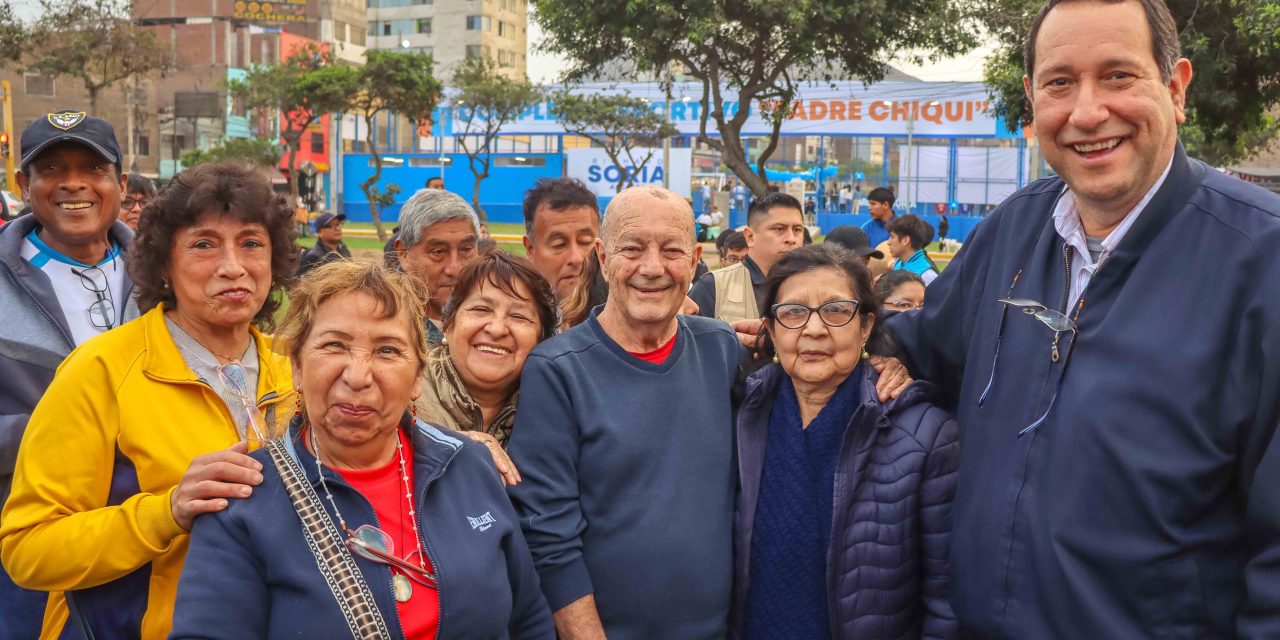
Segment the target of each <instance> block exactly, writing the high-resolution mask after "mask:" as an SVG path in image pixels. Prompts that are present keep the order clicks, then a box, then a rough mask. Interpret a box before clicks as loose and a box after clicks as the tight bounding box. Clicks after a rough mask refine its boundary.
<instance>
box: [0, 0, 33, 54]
mask: <svg viewBox="0 0 1280 640" xmlns="http://www.w3.org/2000/svg"><path fill="white" fill-rule="evenodd" d="M29 46H30V32H29V30H28V26H27V25H26V24H25V23H23V21H22V19H21V18H19V17H18V13H17V11H15V10H14V7H13V3H12V2H0V66H3V65H6V64H12V63H14V62H18V61H19V60H21V59H22V54H23V52H25V51H26V50H27V48H28V47H29Z"/></svg>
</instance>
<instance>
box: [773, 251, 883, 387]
mask: <svg viewBox="0 0 1280 640" xmlns="http://www.w3.org/2000/svg"><path fill="white" fill-rule="evenodd" d="M857 299H858V297H857V295H855V294H854V292H853V286H852V285H851V284H850V283H849V276H848V275H846V274H845V273H844V272H843V271H840V270H838V269H832V268H821V269H814V270H812V271H806V272H804V273H798V274H796V275H794V276H792V277H790V278H788V279H787V281H786V282H783V283H782V286H780V287H779V288H778V297H777V304H786V303H796V304H802V305H805V306H807V307H812V308H817V307H820V306H822V305H823V304H826V303H828V302H831V301H833V300H857ZM874 325H875V318H874V317H872V316H871V315H870V314H867V315H862V314H861V309H859V314H858V315H857V316H856V317H855V318H854V320H853V321H852V322H850V323H849V324H846V325H844V326H843V327H829V326H827V324H826V323H824V322H823V321H822V319H821V318H820V317H819V316H818V314H817V313H810V314H809V322H808V323H806V324H805V325H804V326H803V327H801V328H799V329H787V328H785V327H783V326H782V325H780V324H778V323H777V322H776V321H774V320H772V319H770V321H769V322H768V323H767V325H766V327H767V329H768V331H769V337H770V339H771V340H772V341H773V347H774V350H775V351H776V352H777V355H778V362H779V363H781V365H782V369H783V370H784V371H786V372H787V375H789V376H791V378H792V379H794V380H798V381H802V382H805V383H807V384H812V385H824V384H834V385H838V384H840V383H841V382H843V381H844V379H845V378H847V377H849V374H850V373H851V372H852V371H853V369H854V367H856V366H857V365H858V360H859V358H860V357H861V354H862V347H863V345H864V344H865V343H866V341H867V337H868V336H869V335H871V327H872V326H874Z"/></svg>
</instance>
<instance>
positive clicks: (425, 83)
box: [349, 49, 443, 242]
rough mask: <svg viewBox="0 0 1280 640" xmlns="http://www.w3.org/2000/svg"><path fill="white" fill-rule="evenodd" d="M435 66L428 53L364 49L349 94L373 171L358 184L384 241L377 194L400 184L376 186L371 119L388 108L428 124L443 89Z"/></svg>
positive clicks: (377, 158)
mask: <svg viewBox="0 0 1280 640" xmlns="http://www.w3.org/2000/svg"><path fill="white" fill-rule="evenodd" d="M434 65H435V62H434V61H433V60H432V59H431V56H429V55H427V54H423V53H409V52H399V51H375V50H372V49H370V50H369V51H367V52H365V65H364V67H362V68H361V69H360V71H359V76H358V78H357V81H358V85H357V90H356V91H355V92H354V93H353V94H352V96H353V97H352V99H351V103H350V105H349V109H350V111H352V112H354V113H355V114H356V115H358V116H359V117H361V118H362V119H363V120H364V124H365V129H364V130H365V144H366V146H368V148H369V154H370V156H372V157H373V173H372V174H371V175H370V176H369V177H368V179H366V180H365V181H364V182H363V183H361V184H360V189H361V190H362V191H364V194H365V196H366V197H367V198H368V200H369V215H370V216H372V217H373V224H374V227H375V228H376V229H377V230H378V239H379V240H381V241H383V242H386V241H387V237H386V235H387V234H386V231H384V230H383V228H382V215H381V214H382V207H385V206H387V204H380V201H379V198H378V196H379V194H381V195H382V196H383V197H384V198H385V197H386V196H387V194H390V195H391V196H392V197H394V195H395V194H396V193H399V191H400V187H399V186H398V185H391V186H390V187H388V188H387V189H386V190H385V191H382V192H380V191H379V190H378V189H377V186H376V185H377V184H378V180H380V179H382V156H381V155H380V154H379V153H378V143H377V140H376V139H375V138H374V135H373V121H374V119H375V118H376V117H377V116H378V114H380V113H383V112H388V111H389V112H391V113H396V114H399V115H403V116H405V117H407V118H409V120H410V121H412V122H414V123H415V124H417V125H418V126H419V127H421V126H424V125H426V126H428V127H429V124H428V123H429V122H430V120H431V112H432V111H433V110H434V109H435V108H436V105H437V104H438V103H439V102H440V92H441V90H442V89H443V85H441V84H440V81H439V80H437V79H436V78H435V76H434V75H432V67H433V66H434ZM392 188H394V191H392ZM388 204H389V203H388Z"/></svg>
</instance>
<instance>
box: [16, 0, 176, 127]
mask: <svg viewBox="0 0 1280 640" xmlns="http://www.w3.org/2000/svg"><path fill="white" fill-rule="evenodd" d="M130 7H131V5H130V3H129V2H127V1H126V0H40V18H39V19H38V20H36V22H35V23H34V24H33V25H31V28H30V32H29V34H28V35H29V40H26V42H28V43H29V44H30V45H31V47H30V48H29V49H28V50H27V51H25V52H24V53H26V54H27V60H28V63H27V69H29V70H31V71H36V72H39V73H41V74H44V75H48V76H66V77H72V78H76V79H77V80H79V81H80V82H81V84H83V85H84V88H85V90H86V91H88V92H89V110H90V111H91V112H93V113H97V112H98V98H99V96H100V95H101V94H102V92H103V91H104V90H106V89H108V88H111V87H114V86H117V85H119V84H120V83H121V81H123V80H125V79H126V78H129V77H131V76H133V75H145V74H148V73H151V72H154V71H160V72H164V71H168V70H169V69H172V68H173V66H174V52H173V47H172V46H170V44H169V42H168V41H167V40H163V41H162V40H161V39H160V38H157V37H156V34H155V33H154V32H152V31H151V30H150V29H147V28H143V27H135V26H134V25H133V20H132V16H131V15H130ZM0 24H4V23H3V21H0ZM9 28H10V27H0V31H7V30H8V29H9ZM0 54H7V52H2V51H0Z"/></svg>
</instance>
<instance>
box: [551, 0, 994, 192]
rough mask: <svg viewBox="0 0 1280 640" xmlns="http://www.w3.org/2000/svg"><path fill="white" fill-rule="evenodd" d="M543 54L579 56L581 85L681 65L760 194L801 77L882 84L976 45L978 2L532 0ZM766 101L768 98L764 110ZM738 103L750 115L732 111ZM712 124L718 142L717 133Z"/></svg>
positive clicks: (574, 63) (713, 141) (713, 143)
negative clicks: (895, 73)
mask: <svg viewBox="0 0 1280 640" xmlns="http://www.w3.org/2000/svg"><path fill="white" fill-rule="evenodd" d="M533 4H534V8H535V9H536V13H535V18H536V19H537V20H538V22H539V24H541V26H542V28H543V31H544V32H545V33H546V35H547V40H546V44H545V45H544V47H545V48H546V49H547V50H549V51H551V52H554V53H559V54H562V55H564V56H566V57H567V58H569V59H570V61H571V68H570V70H569V77H570V78H571V79H577V78H585V77H590V76H591V75H592V74H593V73H594V72H595V71H597V70H599V69H601V68H602V67H604V66H605V65H608V64H610V63H613V62H614V61H620V60H626V61H630V62H632V63H634V64H635V65H636V66H637V67H638V68H640V69H641V70H645V71H661V70H663V69H664V68H667V65H668V63H679V66H680V67H682V71H683V73H684V74H687V75H688V76H690V77H691V78H693V79H695V80H697V81H698V82H699V83H701V85H702V97H701V109H700V110H699V117H700V123H699V125H700V128H699V135H698V139H699V140H700V141H701V142H703V143H704V144H706V145H708V146H710V147H711V148H713V149H716V150H718V151H720V154H721V158H722V160H723V162H724V163H725V165H727V166H728V167H729V168H730V169H732V170H733V172H734V173H735V174H737V175H738V177H739V178H740V179H741V180H742V181H743V184H745V185H747V186H748V187H749V188H750V189H751V190H752V191H753V192H754V193H763V192H764V191H765V190H766V189H767V187H768V181H767V180H766V179H765V173H764V163H765V161H766V160H768V158H769V156H770V155H771V154H772V153H773V151H774V149H776V148H777V145H778V135H779V131H780V129H781V126H782V121H783V120H784V119H786V118H787V117H788V116H789V114H790V106H791V103H792V100H793V98H794V97H795V95H796V90H797V88H798V85H799V83H800V82H801V81H802V79H804V78H806V77H810V78H813V77H825V78H828V79H835V78H836V77H841V78H861V79H863V80H866V81H869V82H870V81H876V80H879V79H881V78H883V77H884V74H885V71H886V62H887V61H888V60H890V59H891V58H892V57H893V55H894V54H897V53H902V52H903V50H904V49H907V48H909V49H910V51H909V52H907V53H908V54H909V57H911V58H913V59H917V60H918V59H921V58H923V57H929V58H937V57H939V55H940V54H943V53H945V54H947V55H951V54H955V53H958V52H963V51H965V50H967V49H969V48H970V47H972V45H973V37H972V35H971V33H970V32H971V29H970V28H969V25H970V20H969V16H968V14H967V11H968V7H969V3H962V2H952V1H951V0H897V1H895V2H884V1H883V0H597V1H596V2H591V3H583V2H580V1H579V0H533ZM759 103H764V104H765V106H764V107H763V108H761V106H760V104H759ZM736 105H742V107H743V108H737V109H736V110H734V109H733V107H735V106H736ZM749 109H760V110H761V112H762V113H763V115H765V116H766V117H767V118H769V119H770V120H772V122H773V125H774V126H773V131H772V135H771V137H770V139H769V142H768V144H767V145H766V147H765V149H764V150H763V152H762V153H761V154H760V156H759V157H758V158H757V164H756V166H755V168H754V169H753V168H752V167H751V165H750V164H748V162H747V154H746V149H745V147H744V144H743V140H742V136H741V131H742V126H743V125H744V124H745V123H746V121H747V118H748V116H749ZM709 126H710V127H713V128H714V130H715V131H716V132H718V133H719V136H718V137H717V136H714V135H710V134H709V132H708V127H709Z"/></svg>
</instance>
